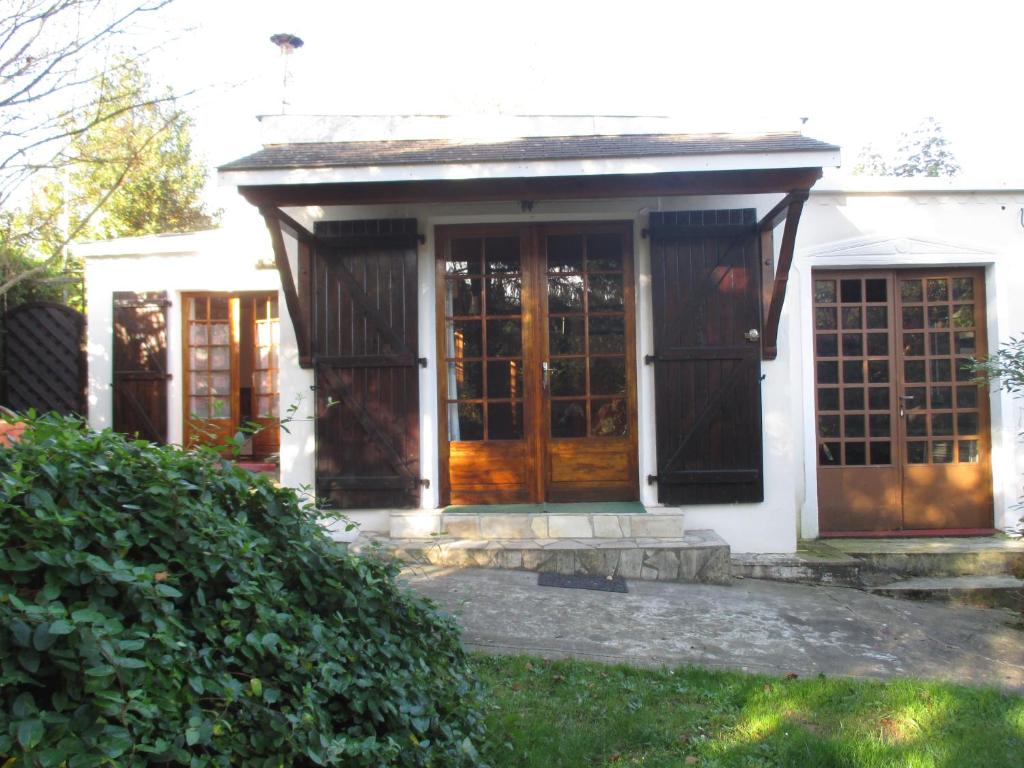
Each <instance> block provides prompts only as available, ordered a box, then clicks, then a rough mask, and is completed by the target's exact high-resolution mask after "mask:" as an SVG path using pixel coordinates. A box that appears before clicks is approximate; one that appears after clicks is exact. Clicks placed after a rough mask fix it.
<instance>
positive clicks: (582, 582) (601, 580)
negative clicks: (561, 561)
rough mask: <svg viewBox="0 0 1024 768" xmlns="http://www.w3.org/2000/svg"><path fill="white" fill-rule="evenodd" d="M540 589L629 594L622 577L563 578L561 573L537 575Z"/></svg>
mask: <svg viewBox="0 0 1024 768" xmlns="http://www.w3.org/2000/svg"><path fill="white" fill-rule="evenodd" d="M537 586H538V587H561V588H562V589H593V590H596V591H598V592H623V593H626V592H629V590H628V589H627V588H626V580H625V579H624V578H622V577H621V576H613V577H611V578H609V577H607V576H563V575H562V574H560V573H541V574H538V575H537Z"/></svg>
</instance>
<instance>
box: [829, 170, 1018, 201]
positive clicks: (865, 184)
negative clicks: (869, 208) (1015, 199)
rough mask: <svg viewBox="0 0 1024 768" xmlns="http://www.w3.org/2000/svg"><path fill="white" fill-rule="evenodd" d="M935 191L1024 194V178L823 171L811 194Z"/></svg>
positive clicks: (897, 193)
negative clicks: (875, 174)
mask: <svg viewBox="0 0 1024 768" xmlns="http://www.w3.org/2000/svg"><path fill="white" fill-rule="evenodd" d="M918 192H919V193H928V194H934V193H936V192H947V193H954V192H967V193H972V192H976V193H980V194H985V193H1007V192H1009V193H1016V194H1022V193H1024V179H1020V178H1016V179H1005V178H1004V179H998V178H996V179H993V178H984V179H983V178H971V177H970V176H954V177H948V176H910V177H903V176H851V175H849V174H843V173H842V172H841V171H840V172H836V173H826V174H825V176H824V178H822V179H821V180H820V181H819V182H818V183H817V184H815V185H814V187H813V188H812V189H811V197H815V196H818V195H835V194H843V193H846V194H883V195H884V194H894V195H906V194H908V193H909V194H914V193H918Z"/></svg>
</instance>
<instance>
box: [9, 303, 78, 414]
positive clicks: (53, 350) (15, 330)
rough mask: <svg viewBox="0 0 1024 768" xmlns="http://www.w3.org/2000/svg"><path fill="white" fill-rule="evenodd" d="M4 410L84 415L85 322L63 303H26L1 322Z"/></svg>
mask: <svg viewBox="0 0 1024 768" xmlns="http://www.w3.org/2000/svg"><path fill="white" fill-rule="evenodd" d="M4 330H5V334H6V338H5V344H4V369H5V372H6V376H5V384H6V386H5V390H6V391H5V392H4V405H6V406H7V407H8V408H11V409H13V410H15V411H24V410H27V409H29V408H35V409H36V410H37V411H39V412H41V413H42V412H46V411H57V412H58V413H64V414H68V413H78V414H83V415H84V414H85V412H86V401H85V367H86V363H85V348H84V341H85V339H84V335H85V317H84V316H83V315H82V314H81V313H80V312H76V311H75V310H73V309H71V308H70V307H67V306H64V305H62V304H52V303H38V304H26V305H23V306H20V307H17V308H16V309H14V310H12V311H11V312H9V313H8V314H7V316H6V317H5V318H4Z"/></svg>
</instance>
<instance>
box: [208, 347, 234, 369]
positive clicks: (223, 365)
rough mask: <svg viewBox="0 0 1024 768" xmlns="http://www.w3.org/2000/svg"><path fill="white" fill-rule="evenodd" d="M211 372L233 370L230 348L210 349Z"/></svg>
mask: <svg viewBox="0 0 1024 768" xmlns="http://www.w3.org/2000/svg"><path fill="white" fill-rule="evenodd" d="M210 370H214V371H229V370H231V350H230V348H229V347H210Z"/></svg>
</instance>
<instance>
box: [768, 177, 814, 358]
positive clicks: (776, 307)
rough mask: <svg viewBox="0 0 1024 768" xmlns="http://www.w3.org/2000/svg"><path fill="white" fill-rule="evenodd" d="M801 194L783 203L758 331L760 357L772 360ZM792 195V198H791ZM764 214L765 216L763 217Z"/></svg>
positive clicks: (784, 296)
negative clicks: (769, 287) (781, 225)
mask: <svg viewBox="0 0 1024 768" xmlns="http://www.w3.org/2000/svg"><path fill="white" fill-rule="evenodd" d="M800 191H801V192H802V193H803V194H802V195H796V193H791V194H790V195H786V199H790V198H792V199H790V201H789V203H788V204H787V206H786V211H785V219H786V226H785V228H784V229H783V230H782V243H781V245H780V247H779V263H778V266H777V267H776V270H775V280H774V282H773V285H772V297H771V301H770V302H769V304H768V313H767V316H766V317H765V320H764V332H763V333H762V334H761V356H762V357H763V358H764V359H765V360H774V359H775V358H776V357H777V356H778V354H779V348H778V343H779V321H780V320H781V318H782V303H783V302H784V301H785V300H786V284H787V283H788V282H789V268H790V267H791V266H792V265H793V249H794V248H795V246H796V230H797V227H798V226H799V225H800V214H801V213H802V212H803V209H804V201H805V200H806V199H807V197H808V190H800ZM793 195H796V197H793ZM767 218H768V217H767V216H766V217H765V219H766V220H767Z"/></svg>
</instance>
